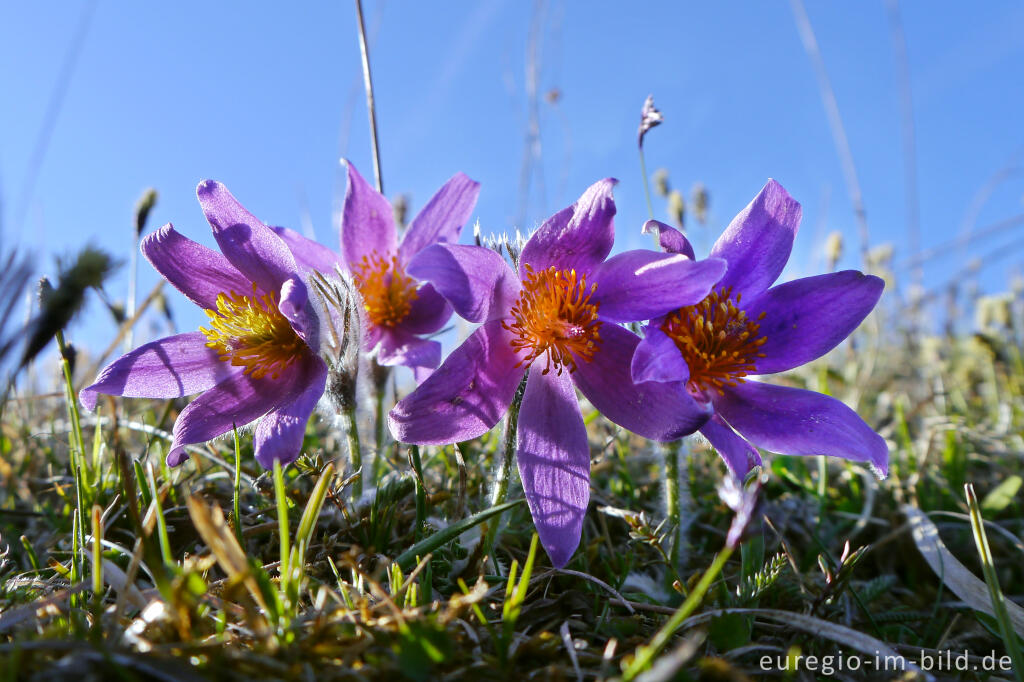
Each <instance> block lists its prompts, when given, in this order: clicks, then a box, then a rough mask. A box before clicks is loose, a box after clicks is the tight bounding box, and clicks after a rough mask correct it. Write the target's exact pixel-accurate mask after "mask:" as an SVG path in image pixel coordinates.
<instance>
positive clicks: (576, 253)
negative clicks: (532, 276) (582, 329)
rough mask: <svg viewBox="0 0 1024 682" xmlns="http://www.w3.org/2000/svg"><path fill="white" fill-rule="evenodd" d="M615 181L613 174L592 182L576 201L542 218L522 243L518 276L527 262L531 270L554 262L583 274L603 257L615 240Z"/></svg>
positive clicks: (537, 269) (558, 267) (548, 265)
mask: <svg viewBox="0 0 1024 682" xmlns="http://www.w3.org/2000/svg"><path fill="white" fill-rule="evenodd" d="M616 182H618V181H617V180H615V179H613V178H606V179H604V180H600V181H598V182H595V183H594V184H593V185H591V186H590V187H589V188H587V191H586V192H584V193H583V196H581V197H580V198H579V199H578V200H577V201H576V203H575V204H573V205H572V206H570V207H569V208H565V209H562V210H561V211H559V212H558V213H556V214H555V215H553V216H551V217H550V218H548V219H547V220H545V221H544V224H542V225H541V226H540V228H539V229H538V230H537V232H536V233H534V235H533V236H532V237H530V240H529V241H527V242H526V245H525V246H524V247H523V252H522V254H521V255H520V259H519V276H520V277H521V278H523V279H525V278H526V270H525V267H526V266H527V265H529V266H531V267H532V268H533V270H534V272H540V271H541V270H546V269H547V268H549V267H551V266H554V267H555V268H557V269H559V270H561V269H568V268H575V269H576V271H577V272H579V273H584V274H586V273H589V272H590V271H591V270H593V269H594V268H595V267H597V265H598V264H599V263H601V262H602V261H604V259H605V258H606V257H607V256H608V253H609V252H610V251H611V250H612V243H613V242H614V241H615V227H614V224H613V221H614V217H615V201H614V200H613V199H612V187H614V186H615V183H616Z"/></svg>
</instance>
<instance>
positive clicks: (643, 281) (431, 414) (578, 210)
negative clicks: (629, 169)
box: [389, 179, 725, 566]
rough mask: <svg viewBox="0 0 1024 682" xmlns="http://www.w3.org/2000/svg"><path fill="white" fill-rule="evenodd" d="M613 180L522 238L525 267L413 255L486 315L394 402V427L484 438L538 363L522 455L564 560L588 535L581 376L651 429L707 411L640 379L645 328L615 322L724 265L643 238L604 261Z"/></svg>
mask: <svg viewBox="0 0 1024 682" xmlns="http://www.w3.org/2000/svg"><path fill="white" fill-rule="evenodd" d="M614 182H615V181H614V180H610V179H608V180H602V181H600V182H598V183H596V184H594V185H593V186H592V187H590V188H589V189H588V190H587V191H586V192H585V193H584V194H583V196H582V197H580V199H579V200H578V201H577V202H576V203H575V204H574V205H572V206H570V207H569V208H566V209H564V210H562V211H559V212H558V213H556V214H555V215H553V216H551V217H550V218H548V220H547V221H545V222H544V224H543V225H541V227H540V229H538V231H537V232H536V234H534V235H533V236H532V237H531V238H530V239H529V241H527V242H526V244H525V245H524V247H523V250H522V253H521V254H520V258H519V265H518V272H516V271H513V270H512V268H510V267H509V266H508V264H506V262H505V261H504V260H502V258H501V257H500V256H499V255H498V254H497V253H495V252H494V251H492V250H490V249H486V248H483V247H478V246H453V245H448V244H439V245H435V246H431V247H429V248H427V249H424V250H423V251H422V252H421V253H420V254H419V255H418V256H416V257H415V258H413V259H412V260H411V261H410V263H409V267H408V270H409V272H410V273H411V274H412V275H413V276H415V277H418V278H420V279H422V280H425V281H428V282H430V283H431V284H432V285H433V286H434V288H436V290H437V291H439V292H440V294H441V295H442V296H444V298H445V299H446V300H447V301H448V302H449V303H450V304H451V306H452V307H453V308H454V309H455V312H456V313H458V314H459V315H461V316H462V317H464V318H465V319H467V320H469V321H470V322H479V323H482V324H481V326H480V328H479V329H477V330H476V331H475V332H474V333H473V334H472V335H471V336H470V337H469V338H468V339H467V340H466V341H465V342H464V343H463V344H462V345H461V346H459V347H458V348H456V349H455V350H454V351H453V352H452V353H451V355H449V356H448V358H447V359H446V360H445V362H444V364H443V365H441V367H440V368H439V369H438V370H437V371H436V372H434V373H433V374H432V375H431V376H430V377H429V378H428V379H427V380H426V381H424V382H423V383H422V384H421V385H420V386H419V388H417V389H416V390H415V391H414V392H413V393H412V394H410V395H409V396H407V397H406V398H405V399H403V400H402V401H400V402H399V403H398V404H397V405H396V406H395V407H394V409H393V410H392V411H391V413H390V415H389V422H390V426H391V431H392V433H394V435H395V437H396V438H397V439H398V440H400V441H403V442H406V443H420V444H435V445H441V444H446V443H454V442H457V441H463V440H468V439H471V438H476V437H478V436H480V435H481V434H483V433H485V432H486V431H488V430H489V429H490V428H491V427H493V426H494V425H495V424H496V423H497V422H498V420H499V419H500V418H501V416H502V415H503V414H504V413H505V411H506V410H507V409H508V407H509V405H510V403H511V402H512V398H513V395H514V394H515V391H516V387H517V386H518V385H519V383H520V381H521V380H522V378H523V375H524V374H525V373H526V371H527V369H530V370H531V371H530V373H529V378H528V379H527V382H526V392H525V394H524V396H523V401H522V405H521V408H520V411H519V421H518V430H517V443H516V449H517V460H518V463H519V474H520V478H521V479H522V482H523V488H524V490H525V492H526V499H527V502H528V503H529V506H530V511H531V512H532V514H533V519H534V522H535V523H536V525H537V530H538V532H539V533H540V538H541V541H542V542H543V544H544V548H545V549H546V550H547V552H548V556H550V557H551V561H552V563H553V564H554V565H555V566H563V565H565V563H566V562H567V561H568V560H569V557H570V556H572V553H573V552H574V551H575V549H576V546H577V545H578V544H579V539H580V532H581V530H582V525H583V516H584V513H585V512H586V509H587V503H588V500H589V498H590V483H589V482H590V447H589V445H588V443H587V433H586V430H585V428H584V425H583V418H582V415H581V414H580V408H579V403H578V402H577V399H576V392H575V390H574V388H573V387H574V385H575V387H576V388H579V389H580V391H582V393H583V395H585V396H586V397H587V399H589V400H590V402H591V403H592V404H593V405H594V407H596V408H597V409H598V410H600V411H601V412H602V413H604V415H605V416H607V417H608V418H609V419H611V420H612V421H614V422H616V423H617V424H620V425H622V426H624V427H626V428H627V429H630V430H631V431H635V432H636V433H639V434H641V435H644V436H646V437H649V438H654V439H658V440H674V439H676V438H678V437H680V436H681V435H683V434H686V433H692V432H693V431H694V430H695V429H696V428H697V427H699V426H700V425H701V424H702V423H703V422H704V421H705V420H706V419H707V416H708V412H707V411H706V409H705V408H704V407H702V406H700V405H698V404H697V403H696V402H694V401H693V400H689V401H687V402H686V403H685V404H684V398H686V391H685V388H684V387H683V385H682V384H681V383H679V382H676V383H674V384H658V383H650V384H645V385H643V386H635V385H634V384H633V381H632V380H631V378H630V373H629V363H630V359H631V358H632V356H633V352H634V350H635V348H636V345H637V343H639V338H637V336H636V335H635V334H633V333H632V332H629V331H627V330H626V329H623V328H622V327H620V326H618V324H616V323H618V322H629V321H634V320H646V319H650V318H651V317H655V316H657V315H661V314H664V313H666V312H668V311H669V310H672V309H675V308H678V307H680V306H684V305H690V304H692V303H695V302H697V301H699V300H700V299H702V298H703V297H704V296H705V295H706V294H707V292H708V291H709V290H710V288H711V286H712V285H714V283H715V282H717V281H718V279H719V278H720V277H721V276H722V273H723V272H724V266H725V264H724V262H722V261H721V260H717V259H709V260H706V261H703V262H700V263H697V262H694V261H693V260H691V259H689V258H686V257H685V256H679V255H674V254H666V253H658V252H654V251H641V250H638V251H626V252H624V253H620V254H618V255H616V256H613V257H612V258H609V259H608V260H605V258H606V257H607V256H608V253H609V252H610V251H611V248H612V241H613V223H612V219H613V216H614V215H615V204H614V202H613V200H612V186H613V185H614ZM681 405H682V406H684V407H683V408H682V409H680V407H679V406H681ZM686 406H690V407H692V409H690V410H687V409H685V407H686Z"/></svg>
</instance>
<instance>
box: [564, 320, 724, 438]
mask: <svg viewBox="0 0 1024 682" xmlns="http://www.w3.org/2000/svg"><path fill="white" fill-rule="evenodd" d="M639 342H640V339H639V338H638V337H637V336H636V334H634V333H633V332H630V331H628V330H626V329H623V328H622V327H619V326H616V325H613V324H604V325H602V326H601V346H600V348H598V350H597V352H596V353H595V354H594V358H593V360H591V361H590V362H585V361H580V362H578V364H577V366H576V371H575V372H573V374H572V378H573V380H574V381H575V382H576V386H577V387H578V388H579V389H580V391H582V392H583V395H585V396H586V397H587V400H589V401H590V402H591V404H593V406H594V407H596V408H597V409H598V410H599V411H600V412H601V413H602V414H603V415H604V416H605V417H607V418H608V419H610V420H612V421H613V422H615V423H616V424H618V425H619V426H622V427H624V428H626V429H629V430H630V431H632V432H634V433H636V434H639V435H641V436H644V437H645V438H650V439H652V440H658V441H670V440H676V439H677V438H680V437H681V436H685V435H688V434H691V433H693V432H694V431H696V430H697V429H699V428H700V427H701V425H703V424H704V422H706V421H707V419H708V417H709V416H710V414H711V412H710V406H703V405H701V404H699V403H698V402H697V401H696V400H694V399H693V397H692V396H690V394H689V393H688V392H687V391H686V388H685V386H684V385H683V383H682V382H678V383H671V384H663V383H658V382H656V381H649V382H647V383H643V384H634V383H633V380H632V377H631V376H630V363H631V361H632V358H633V352H634V351H635V350H636V347H637V344H638V343H639Z"/></svg>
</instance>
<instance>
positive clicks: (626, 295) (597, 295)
mask: <svg viewBox="0 0 1024 682" xmlns="http://www.w3.org/2000/svg"><path fill="white" fill-rule="evenodd" d="M724 273H725V261H724V260H722V259H720V258H708V259H707V260H701V261H695V260H691V259H690V258H688V257H687V256H684V255H683V254H674V253H659V252H657V251H648V250H646V249H637V250H635V251H625V252H623V253H620V254H617V255H615V256H612V257H611V258H609V259H608V260H606V261H605V262H604V263H601V264H600V265H598V266H597V269H596V270H594V272H593V275H592V279H589V280H588V281H591V282H593V283H594V284H596V285H597V287H596V288H595V289H594V294H593V296H592V298H591V300H592V301H594V302H596V303H600V307H599V308H598V312H599V313H600V315H601V317H602V318H603V319H606V320H612V321H614V322H635V321H637V320H649V319H651V318H652V317H657V316H659V315H664V314H665V313H668V312H671V311H672V310H675V309H676V308H681V307H683V306H688V305H693V304H694V303H698V302H700V300H701V299H703V298H704V297H705V296H707V295H708V292H709V291H711V287H713V286H714V285H715V284H716V283H717V282H718V280H719V279H721V278H722V275H723V274H724Z"/></svg>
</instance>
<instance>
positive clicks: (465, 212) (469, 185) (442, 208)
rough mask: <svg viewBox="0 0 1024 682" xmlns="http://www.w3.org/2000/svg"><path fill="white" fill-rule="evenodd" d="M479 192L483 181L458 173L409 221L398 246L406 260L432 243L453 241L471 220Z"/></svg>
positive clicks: (457, 239)
mask: <svg viewBox="0 0 1024 682" xmlns="http://www.w3.org/2000/svg"><path fill="white" fill-rule="evenodd" d="M479 194H480V183H479V182H476V181H474V180H471V179H470V178H469V176H467V175H464V174H462V173H456V174H455V175H454V176H452V178H451V180H449V181H448V182H446V183H445V184H444V186H443V187H441V189H439V190H438V191H437V194H435V195H434V196H433V197H431V198H430V201H428V202H427V204H426V206H424V207H423V209H422V210H421V211H420V212H419V213H418V214H417V215H416V217H415V218H413V219H412V222H411V223H409V229H408V230H406V231H405V236H403V237H402V243H401V244H400V245H399V247H398V254H399V258H400V259H401V261H402V262H403V263H408V262H409V259H410V258H412V257H413V256H415V255H416V254H417V253H419V252H420V251H422V250H423V249H424V248H426V247H428V246H430V245H431V244H446V243H451V244H454V243H456V242H458V241H459V234H460V233H461V232H462V226H463V225H465V224H466V221H467V220H469V216H470V215H471V214H472V213H473V207H474V206H476V198H477V196H479Z"/></svg>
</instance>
